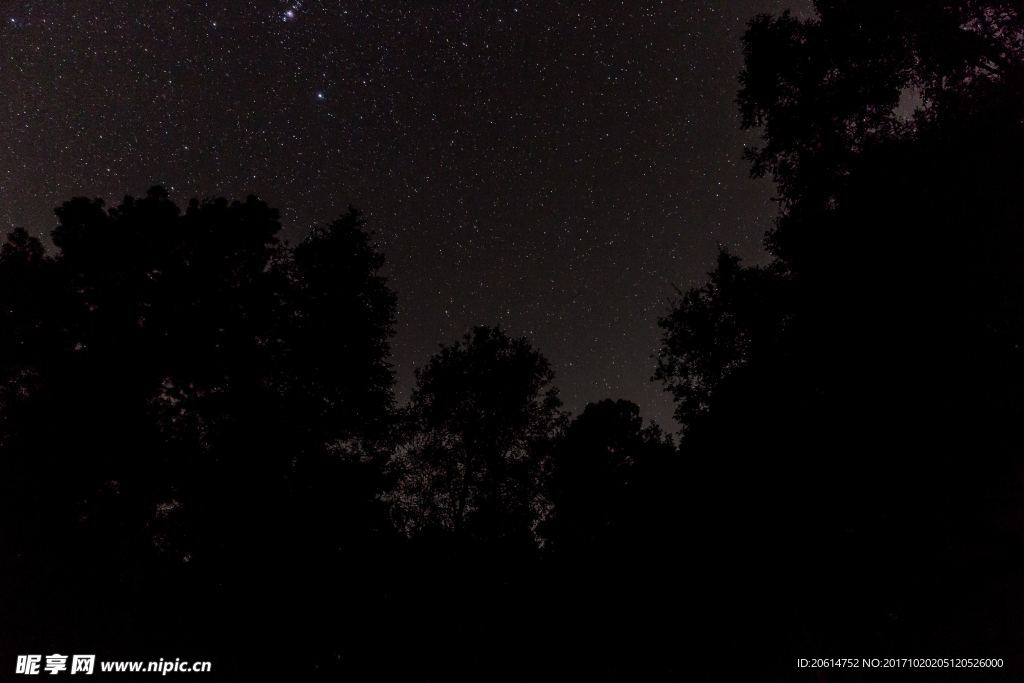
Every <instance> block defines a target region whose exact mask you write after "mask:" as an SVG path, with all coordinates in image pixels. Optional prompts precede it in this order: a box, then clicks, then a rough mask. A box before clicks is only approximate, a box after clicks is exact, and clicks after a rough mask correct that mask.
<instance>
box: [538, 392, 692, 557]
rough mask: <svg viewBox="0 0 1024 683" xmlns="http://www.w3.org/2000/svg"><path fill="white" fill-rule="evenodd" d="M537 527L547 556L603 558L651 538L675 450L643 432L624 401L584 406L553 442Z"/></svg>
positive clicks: (654, 431) (649, 430) (653, 429)
mask: <svg viewBox="0 0 1024 683" xmlns="http://www.w3.org/2000/svg"><path fill="white" fill-rule="evenodd" d="M556 453H557V454H556V457H555V459H554V463H553V465H552V473H551V480H550V483H549V484H548V491H549V494H548V495H549V498H550V501H551V505H552V510H551V514H550V515H549V517H548V519H547V520H546V521H545V523H544V526H543V535H544V538H545V540H546V545H549V546H550V547H551V548H552V549H553V551H554V552H563V553H568V554H572V555H577V556H581V557H590V558H592V559H593V555H595V554H596V555H599V556H603V557H604V558H605V559H607V558H608V557H612V556H615V555H621V554H623V553H628V552H629V550H630V548H633V549H635V548H636V546H637V545H642V544H643V543H644V542H645V541H648V540H650V538H652V536H653V535H652V534H650V532H651V531H652V530H653V529H654V528H655V527H657V526H659V524H660V520H659V519H658V516H657V514H655V511H656V510H657V506H658V505H660V504H661V503H662V502H663V498H664V494H665V493H667V491H666V490H663V489H662V486H663V484H664V482H666V480H669V479H671V478H672V477H673V474H675V473H674V472H673V464H674V460H675V458H674V456H675V448H674V446H673V444H672V440H671V439H670V438H668V437H667V436H666V435H665V434H664V433H663V432H662V431H661V430H660V429H659V428H658V427H657V426H656V425H654V424H650V425H647V426H644V424H643V420H642V419H641V418H640V409H639V408H638V407H637V406H636V404H634V403H630V402H629V401H623V400H618V401H612V400H610V399H605V400H603V401H599V402H597V403H590V404H587V406H586V407H585V408H584V409H583V412H582V413H581V414H580V415H579V416H578V417H576V418H575V419H574V420H573V421H572V422H571V423H570V425H569V427H568V428H567V429H566V433H565V437H564V438H563V439H562V440H561V441H560V442H559V445H558V449H557V451H556Z"/></svg>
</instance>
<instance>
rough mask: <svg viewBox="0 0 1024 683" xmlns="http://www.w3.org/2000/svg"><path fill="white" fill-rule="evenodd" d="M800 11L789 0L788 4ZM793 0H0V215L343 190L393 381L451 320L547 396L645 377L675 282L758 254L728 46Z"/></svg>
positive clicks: (599, 390) (293, 229)
mask: <svg viewBox="0 0 1024 683" xmlns="http://www.w3.org/2000/svg"><path fill="white" fill-rule="evenodd" d="M802 4H804V3H798V4H797V9H800V8H801V7H800V5H802ZM786 6H794V3H793V2H785V1H777V0H734V1H730V2H718V3H714V2H702V1H696V0H694V1H683V0H680V1H678V2H667V1H666V2H640V1H635V2H634V1H632V0H627V1H624V2H610V1H608V0H598V1H595V2H563V1H559V0H536V1H533V2H512V1H507V2H504V1H480V2H469V1H463V2H428V1H426V0H402V1H393V0H373V1H372V2H354V1H346V0H336V1H335V2H317V1H315V0H301V1H299V0H295V1H293V2H291V3H284V2H277V1H274V0H267V1H255V2H253V1H248V0H239V1H234V2H228V1H224V2H214V1H212V0H211V1H209V2H189V1H185V0H164V1H162V2H148V1H139V2H126V1H124V0H105V1H103V2H84V1H75V0H70V1H65V0H44V1H40V2H32V1H26V0H21V1H18V2H10V1H5V2H0V8H2V12H3V13H2V15H0V18H2V25H0V55H2V61H0V131H2V132H0V225H2V227H4V228H5V229H7V228H8V227H10V226H16V225H17V226H24V227H27V228H28V229H29V230H31V231H32V232H34V233H39V234H41V235H45V234H47V233H48V232H49V230H50V229H52V227H53V225H54V224H55V218H54V216H53V207H55V206H56V205H58V204H59V203H60V202H61V201H63V200H65V199H67V198H69V197H71V196H74V195H87V196H100V197H105V198H107V200H108V202H110V203H117V202H118V201H119V200H120V198H121V197H122V196H123V195H124V194H126V193H131V194H136V195H140V194H143V193H144V192H145V190H146V188H147V187H149V186H150V185H153V184H157V183H159V184H163V185H165V186H166V187H167V188H168V189H169V190H170V191H171V194H172V197H174V198H175V199H176V200H177V201H178V202H179V203H180V204H184V203H186V202H187V201H188V199H189V198H190V197H193V196H212V195H226V196H229V197H242V196H245V195H247V194H257V195H259V196H261V197H262V198H264V199H266V200H267V201H268V202H270V203H271V204H272V205H274V206H276V207H278V208H280V209H281V215H282V221H283V223H284V225H285V232H284V234H285V237H288V238H290V239H292V240H294V239H296V238H298V237H299V236H301V235H302V234H303V233H304V231H305V229H306V228H307V227H308V226H309V225H311V224H312V223H315V222H325V221H328V220H330V219H332V218H334V217H336V216H337V215H338V214H339V213H340V212H341V211H342V210H343V209H344V208H345V207H346V206H347V205H348V204H353V205H355V206H357V207H359V208H360V209H362V210H363V211H364V212H365V213H366V215H367V217H368V219H369V221H370V222H369V227H370V228H372V229H373V230H375V231H376V236H377V240H378V243H379V245H380V246H381V247H382V248H383V249H384V250H385V251H386V253H387V256H388V275H389V276H390V278H391V284H392V286H393V288H394V289H395V290H396V291H397V293H398V295H399V326H398V335H397V338H396V339H395V343H394V353H393V362H394V363H395V366H396V369H397V371H398V377H399V384H400V389H401V390H402V391H403V392H405V391H407V389H408V387H409V386H410V384H411V382H412V376H413V372H412V371H413V368H414V367H415V366H416V365H417V364H419V363H422V362H423V361H425V360H426V358H427V357H428V356H429V355H430V354H431V353H433V352H434V351H435V350H436V349H437V345H438V344H439V343H441V342H448V341H451V340H453V339H454V338H456V337H458V336H460V335H461V334H462V333H463V332H464V331H465V330H466V329H468V328H469V327H470V326H472V325H475V324H495V323H500V324H501V325H502V326H503V327H505V328H506V329H507V330H509V331H510V332H513V333H516V334H526V335H528V336H529V337H530V338H531V339H532V340H533V342H534V343H535V345H536V346H538V347H539V348H540V349H541V350H542V351H543V352H544V353H545V354H546V355H547V356H548V358H550V359H551V361H552V364H553V366H554V369H555V372H556V374H557V379H556V382H557V384H558V386H560V387H561V390H562V397H563V399H564V400H565V402H566V404H567V407H569V408H571V409H573V410H577V409H579V408H581V407H582V405H583V404H584V403H585V402H586V401H589V400H596V399H600V398H604V397H621V398H628V399H631V400H633V401H636V402H637V403H639V404H640V406H641V408H642V409H643V411H644V413H645V415H647V416H649V417H652V418H655V419H657V420H659V421H660V422H662V423H663V424H664V425H666V426H671V424H672V423H671V418H670V415H671V410H672V408H671V403H670V401H669V399H668V397H667V395H666V394H664V393H663V392H662V390H661V388H660V386H659V385H657V384H653V383H651V382H649V378H650V376H651V374H652V372H653V365H654V363H653V360H652V357H651V356H652V354H653V353H654V351H655V349H656V346H657V341H658V330H657V324H656V323H657V318H658V316H659V315H660V314H662V313H663V312H665V310H666V307H667V304H668V301H669V299H670V298H671V297H672V295H673V289H672V284H673V283H675V284H677V285H679V286H680V287H684V288H685V287H688V286H691V285H694V284H698V283H699V282H700V281H701V280H702V278H703V277H704V274H705V272H706V271H707V270H708V269H709V268H710V267H711V264H712V261H713V259H714V255H715V251H716V247H717V245H718V244H722V245H726V246H728V247H730V248H731V249H733V250H734V251H736V252H737V253H739V254H741V255H743V256H746V257H749V258H761V257H763V255H762V252H761V246H760V245H761V239H762V236H763V233H764V231H765V229H766V228H768V227H769V226H770V224H771V220H772V218H773V216H774V214H775V205H774V204H773V203H772V202H771V200H770V198H771V187H770V186H769V185H768V184H767V183H765V182H754V181H751V180H749V179H748V169H747V165H746V163H745V162H743V161H742V159H741V153H742V147H743V144H744V142H751V141H752V140H753V137H752V136H751V135H750V134H747V133H742V132H741V131H739V129H738V123H737V116H736V113H735V109H736V108H735V105H734V97H735V92H736V87H737V84H736V76H737V74H738V72H739V68H740V64H741V61H742V52H741V45H740V38H741V36H742V32H743V29H744V27H745V25H746V22H747V21H748V20H749V19H750V17H752V16H753V15H754V14H756V13H759V12H778V11H781V10H782V9H784V7H786Z"/></svg>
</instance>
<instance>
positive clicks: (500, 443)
mask: <svg viewBox="0 0 1024 683" xmlns="http://www.w3.org/2000/svg"><path fill="white" fill-rule="evenodd" d="M553 379H554V373H553V372H552V371H551V368H550V365H549V364H548V361H547V360H546V359H545V358H544V356H542V355H541V354H540V353H539V352H537V351H535V350H534V349H533V347H531V346H530V344H529V342H528V341H527V340H526V339H523V338H518V339H516V338H512V337H509V336H508V335H507V334H505V333H504V332H503V331H501V330H500V329H498V328H489V327H477V328H474V329H473V330H472V331H471V332H470V333H468V334H467V335H466V336H465V337H464V338H463V339H462V340H461V341H457V342H455V343H454V344H452V345H449V346H445V347H442V349H441V351H440V352H439V353H438V354H436V355H435V356H433V357H432V358H431V359H430V361H429V362H428V363H427V364H426V365H425V366H424V367H423V368H421V369H419V370H418V371H417V374H416V388H415V389H414V391H413V394H412V398H411V401H410V406H409V424H410V429H411V435H410V437H409V440H408V442H407V444H406V446H405V447H404V448H403V450H402V452H401V454H400V456H399V458H398V459H397V460H396V463H395V466H396V470H397V472H398V475H397V476H398V483H397V486H396V489H395V491H394V493H393V494H392V499H393V502H394V503H395V510H396V514H397V516H398V517H397V519H398V520H399V523H400V525H401V526H402V527H403V528H405V529H406V530H407V531H409V532H415V531H417V530H420V529H424V528H425V529H435V530H444V531H447V532H451V533H453V534H455V535H468V536H470V537H476V538H481V539H490V540H500V539H519V540H520V541H522V540H525V539H528V538H530V537H531V536H532V533H533V531H532V530H533V526H534V525H535V523H536V522H537V521H538V520H539V519H540V518H541V517H542V516H543V514H544V510H545V503H544V501H543V499H542V498H541V486H540V485H541V477H542V475H543V472H544V470H545V468H546V467H547V463H548V459H549V457H550V452H551V447H552V443H553V440H554V438H555V437H556V436H557V434H558V433H559V430H560V429H561V427H562V423H563V421H564V416H563V414H562V412H561V410H560V406H561V401H560V400H559V399H558V393H557V390H555V389H554V388H553V387H552V386H551V382H552V380H553Z"/></svg>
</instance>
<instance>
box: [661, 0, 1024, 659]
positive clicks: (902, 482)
mask: <svg viewBox="0 0 1024 683" xmlns="http://www.w3.org/2000/svg"><path fill="white" fill-rule="evenodd" d="M816 8H817V10H818V16H817V17H816V18H814V19H810V20H806V21H800V20H796V19H794V18H793V17H790V16H788V15H783V16H782V17H777V18H768V17H762V18H759V19H757V20H755V21H754V22H753V23H752V25H751V28H750V31H749V32H748V34H747V37H746V50H747V51H746V69H745V72H744V76H743V81H742V90H741V93H740V106H741V110H742V111H743V114H744V122H745V123H746V125H748V126H757V127H760V129H761V132H762V135H763V145H762V146H761V147H760V148H759V149H758V150H754V151H753V152H751V158H752V160H753V162H754V172H755V174H762V173H768V174H771V175H772V177H773V178H774V180H775V181H776V183H777V187H778V190H779V196H780V200H781V209H782V211H781V214H780V217H779V219H778V221H777V223H776V227H775V229H774V230H773V231H772V232H771V233H770V235H769V236H768V241H767V245H768V247H769V250H770V252H771V253H772V255H773V256H774V257H775V260H774V261H773V262H772V263H771V264H770V265H769V266H767V267H760V268H744V267H742V266H739V265H738V264H737V263H736V262H735V261H732V260H728V259H726V260H724V261H723V260H720V262H719V267H718V269H717V270H716V271H715V273H713V275H712V281H711V283H710V284H709V285H707V286H705V287H703V288H699V289H696V290H693V291H691V292H689V293H687V294H686V295H684V296H682V297H681V298H680V299H679V301H678V302H677V303H676V305H675V306H674V307H673V310H672V311H671V312H670V313H669V314H668V315H666V316H665V318H664V319H663V320H662V326H663V329H664V337H663V347H662V353H661V356H660V365H659V377H660V378H661V379H662V380H663V381H665V382H666V384H667V387H668V388H669V389H670V390H672V391H673V393H674V395H675V396H676V398H677V400H678V401H679V409H678V411H677V416H678V417H679V418H680V419H681V420H682V421H683V424H684V427H685V429H686V438H685V440H684V442H683V445H682V448H683V452H684V453H685V455H686V459H687V461H688V462H693V463H694V469H693V471H692V473H693V475H694V476H693V480H692V481H691V482H689V483H688V484H687V487H686V489H685V490H686V495H685V498H686V499H687V501H688V502H689V506H688V509H687V513H688V514H692V515H697V514H700V512H701V511H703V510H707V509H714V510H715V511H716V516H715V518H714V524H713V525H711V526H710V527H708V528H707V529H701V528H700V527H699V526H697V527H695V528H694V529H693V531H694V539H695V544H696V548H697V549H698V554H699V556H700V557H702V558H705V562H704V563H703V564H702V565H700V566H699V567H698V570H699V571H698V574H697V579H696V580H697V581H698V582H701V583H702V584H703V585H705V586H707V587H709V588H708V594H709V595H715V594H717V596H718V598H717V599H713V598H709V599H708V600H707V603H706V604H705V605H704V606H703V607H700V606H699V605H698V606H697V608H696V613H697V614H698V615H701V617H702V618H706V619H707V620H709V621H714V620H715V619H716V615H720V614H726V615H728V614H730V613H735V612H737V611H740V610H742V611H744V612H745V613H748V614H762V615H764V619H763V620H751V622H750V631H749V634H748V640H749V641H750V642H752V643H753V642H760V643H763V644H764V649H765V652H766V654H770V653H774V656H776V657H781V655H779V654H778V653H786V654H787V655H788V654H791V653H796V652H798V651H803V650H805V649H812V650H815V651H822V652H823V651H833V648H837V647H840V646H842V647H849V646H850V645H851V644H853V643H856V644H859V645H862V646H863V647H866V648H893V649H897V650H898V649H901V648H904V647H928V648H933V649H934V648H953V647H960V648H962V647H965V645H967V644H969V645H970V646H971V647H973V648H975V649H978V650H985V651H989V650H999V649H1005V648H1012V647H1015V646H1016V645H1015V642H1016V641H1015V636H1014V633H1015V632H1016V631H1015V629H1019V623H1018V622H1016V621H1015V620H1012V623H1010V625H1009V626H1008V627H1007V628H1000V629H988V630H985V628H986V624H990V623H991V622H992V620H999V619H1002V617H1001V616H997V615H1001V614H1003V613H1004V610H1005V609H1006V607H1005V606H1006V605H1014V607H1013V608H1012V610H1011V611H1016V610H1018V609H1019V607H1017V606H1018V605H1022V604H1024V591H1022V590H1021V588H1020V586H1021V585H1024V576H1021V574H1020V572H1019V571H1018V570H1017V569H1016V568H1015V565H1014V563H1013V560H1012V557H1013V556H1014V555H1015V554H1016V553H1019V552H1020V551H1021V549H1022V544H1021V540H1020V538H1018V537H1017V534H1016V532H1015V529H1016V526H1017V525H1016V522H1015V521H1014V520H1015V518H1016V513H1015V512H1014V510H1015V508H1016V507H1017V506H1018V505H1019V501H1020V500H1021V494H1022V491H1021V490H1020V487H1019V485H1018V484H1016V483H1015V482H1016V481H1019V474H1018V471H1019V464H1018V458H1017V456H1016V455H1015V453H1014V450H1015V449H1014V447H1013V445H1012V444H1014V443H1015V442H1016V437H1015V436H1014V434H1015V430H1016V427H1015V425H1016V424H1017V423H1018V420H1019V417H1020V415H1021V412H1022V409H1024V391H1022V389H1024V372H1022V370H1024V362H1022V361H1024V357H1022V354H1021V349H1022V348H1024V347H1022V346H1021V340H1022V339H1024V336H1022V331H1024V295H1022V292H1024V281H1022V278H1021V276H1020V272H1019V267H1014V266H1013V265H1011V264H1012V263H1018V264H1019V262H1020V259H1021V257H1022V256H1024V238H1022V233H1021V230H1020V225H1021V216H1024V205H1022V203H1021V199H1020V196H1019V193H1016V192H1014V191H1013V190H1012V188H1014V187H1019V185H1020V183H1021V181H1022V180H1024V177H1022V172H1021V170H1020V164H1019V158H1020V154H1021V150H1024V137H1022V131H1021V127H1020V120H1021V118H1022V115H1024V110H1022V107H1021V105H1020V102H1021V97H1020V95H1021V94H1022V93H1021V91H1020V85H1021V83H1022V82H1024V80H1022V79H1021V78H1020V75H1021V73H1022V71H1021V66H1022V64H1021V59H1022V56H1024V55H1022V53H1021V49H1020V42H1019V37H1020V35H1021V32H1022V29H1021V16H1020V14H1019V10H1018V9H1017V8H1016V6H1011V5H1009V4H1004V3H974V2H957V3H946V4H941V3H939V4H934V3H932V4H929V3H923V4H920V5H915V6H913V7H910V6H903V5H893V4H891V3H887V4H883V3H846V2H819V3H816ZM911 92H914V93H916V94H917V96H918V98H919V102H918V109H917V112H916V113H915V114H914V115H913V116H910V117H907V116H905V112H904V113H901V112H900V111H898V103H899V102H900V100H901V98H904V97H906V96H907V94H908V93H911ZM980 557H983V558H985V560H984V563H985V569H982V568H981V566H980V565H979V564H978V563H977V558H980ZM751 567H756V570H755V571H751V570H750V569H749V568H751ZM997 575H1001V576H1003V577H1011V578H1009V579H1005V578H1003V579H1000V578H998V577H997ZM939 592H941V593H942V594H944V595H945V596H947V598H948V601H947V602H946V608H945V609H944V610H943V611H941V612H940V611H939V610H937V609H936V608H935V607H934V604H933V603H932V602H931V599H932V598H933V597H934V596H935V595H937V594H938V593H939ZM779 595H781V596H785V597H783V598H779V599H776V598H775V597H773V596H779ZM721 596H729V597H728V598H725V603H724V604H725V606H723V598H722V597H721ZM725 618H726V619H728V616H726V617H725ZM1008 623H1009V622H1008ZM725 625H726V624H725V623H723V626H725ZM983 631H984V635H980V634H981V633H982V632H983ZM780 665H781V660H780Z"/></svg>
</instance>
